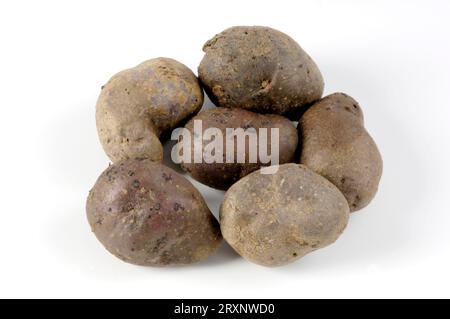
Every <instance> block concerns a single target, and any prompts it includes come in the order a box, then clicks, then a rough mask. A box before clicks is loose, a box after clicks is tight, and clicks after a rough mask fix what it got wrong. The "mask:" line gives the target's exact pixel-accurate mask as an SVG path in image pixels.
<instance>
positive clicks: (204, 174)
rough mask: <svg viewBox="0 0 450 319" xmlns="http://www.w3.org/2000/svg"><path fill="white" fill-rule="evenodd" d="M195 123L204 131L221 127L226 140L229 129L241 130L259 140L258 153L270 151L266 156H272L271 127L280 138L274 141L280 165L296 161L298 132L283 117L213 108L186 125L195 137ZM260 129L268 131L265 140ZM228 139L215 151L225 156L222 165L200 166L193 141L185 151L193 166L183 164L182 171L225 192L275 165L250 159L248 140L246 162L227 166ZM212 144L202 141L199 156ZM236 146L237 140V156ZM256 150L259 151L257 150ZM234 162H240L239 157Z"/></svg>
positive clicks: (201, 113)
mask: <svg viewBox="0 0 450 319" xmlns="http://www.w3.org/2000/svg"><path fill="white" fill-rule="evenodd" d="M195 120H201V121H202V130H203V132H205V130H207V129H209V128H218V129H220V131H221V132H222V135H223V137H226V129H227V128H242V129H243V130H244V131H245V132H246V134H248V135H249V136H251V135H253V136H254V137H256V138H257V143H258V145H256V146H257V147H258V151H259V150H260V148H261V146H263V145H264V146H265V149H266V150H268V152H267V154H271V146H272V144H271V139H272V134H271V128H278V134H279V139H277V140H276V141H274V142H276V143H278V148H279V152H278V154H279V163H287V162H291V161H293V160H294V157H295V151H296V148H297V141H298V136H297V131H296V128H295V126H294V125H293V124H292V122H291V121H289V120H288V119H286V118H284V117H282V116H280V115H272V114H271V115H269V114H266V115H262V114H257V113H253V112H250V111H246V110H242V109H228V108H221V107H218V108H213V109H209V110H205V111H202V112H200V113H199V114H197V115H196V116H195V117H193V118H192V119H191V120H190V121H189V122H188V123H187V124H186V126H185V128H187V129H188V130H189V131H190V132H191V135H192V136H193V135H194V121H195ZM260 128H267V131H266V132H267V138H264V135H263V134H260V133H259V132H260V130H259V129H260ZM273 138H274V139H275V138H276V136H275V135H274V136H273ZM180 140H181V139H180ZM226 140H227V141H228V140H230V139H225V138H224V139H223V143H220V145H219V147H218V149H216V152H217V151H218V150H220V153H222V154H223V157H222V158H223V163H215V162H214V163H209V162H208V161H205V160H204V159H203V160H202V162H200V163H194V161H193V160H194V147H193V146H194V140H193V139H192V140H191V149H190V150H189V149H188V150H184V151H188V152H189V153H190V154H191V156H190V163H182V167H183V169H184V170H186V171H187V172H189V173H190V174H191V176H192V177H193V178H195V179H196V180H198V181H200V182H201V183H204V184H206V185H208V186H211V187H214V188H218V189H222V190H226V189H228V188H229V187H230V186H231V185H232V184H234V183H235V182H236V181H238V180H239V179H240V178H242V177H244V176H245V175H247V174H249V173H251V172H253V171H255V170H257V169H259V168H260V167H262V166H269V165H271V164H274V163H272V162H268V163H263V162H262V161H261V158H260V157H259V156H257V161H251V160H250V159H251V158H250V156H249V154H250V150H251V148H250V147H249V138H248V139H247V142H246V144H245V153H244V154H243V156H244V158H245V163H237V162H236V160H235V161H234V162H233V163H226V156H227V149H226V142H225V141H226ZM209 143H210V140H204V141H203V143H202V147H201V148H199V149H198V150H199V151H200V154H203V152H204V151H205V148H206V147H207V145H208V144H209ZM237 145H238V139H237V138H234V149H233V150H234V154H236V153H238V151H237ZM253 150H256V149H255V148H254V149H253ZM235 159H237V156H236V157H235ZM267 160H268V159H267ZM275 164H278V163H275Z"/></svg>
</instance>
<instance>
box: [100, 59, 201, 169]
mask: <svg viewBox="0 0 450 319" xmlns="http://www.w3.org/2000/svg"><path fill="white" fill-rule="evenodd" d="M202 104H203V90H202V89H201V87H200V85H199V82H198V79H197V78H196V77H195V75H194V74H193V73H192V71H191V70H189V69H188V68H187V67H186V66H185V65H183V64H181V63H180V62H177V61H175V60H173V59H169V58H156V59H151V60H148V61H146V62H144V63H142V64H140V65H138V66H136V67H135V68H132V69H128V70H125V71H122V72H119V73H117V74H116V75H114V76H113V77H112V78H111V79H110V80H109V81H108V83H106V85H104V86H103V87H102V91H101V93H100V96H99V98H98V101H97V107H96V121H97V131H98V134H99V137H100V142H101V144H102V146H103V148H104V150H105V152H106V154H107V155H108V156H109V158H110V159H111V160H112V161H113V162H117V161H120V160H124V159H128V158H137V159H145V158H149V159H151V160H154V161H161V160H162V158H163V148H162V145H161V142H160V138H161V137H162V136H163V135H166V134H167V133H168V132H169V131H170V130H172V129H173V128H175V127H176V126H177V125H179V124H182V123H181V122H183V121H185V120H187V119H188V118H189V117H190V116H192V115H194V114H195V113H197V112H198V111H199V110H200V108H201V106H202Z"/></svg>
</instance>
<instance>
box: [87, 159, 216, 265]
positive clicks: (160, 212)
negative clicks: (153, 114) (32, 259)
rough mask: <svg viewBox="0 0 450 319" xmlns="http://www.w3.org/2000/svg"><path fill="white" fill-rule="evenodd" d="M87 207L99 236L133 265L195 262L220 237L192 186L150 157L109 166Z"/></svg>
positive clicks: (199, 259)
mask: <svg viewBox="0 0 450 319" xmlns="http://www.w3.org/2000/svg"><path fill="white" fill-rule="evenodd" d="M86 211H87V217H88V220H89V224H90V226H91V228H92V231H93V232H94V234H95V235H96V236H97V238H98V240H99V241H100V242H101V243H102V244H103V245H104V246H105V248H106V249H107V250H108V251H109V252H110V253H112V254H113V255H115V256H117V257H118V258H120V259H122V260H123V261H126V262H129V263H132V264H137V265H145V266H162V265H178V264H190V263H195V262H198V261H201V260H204V259H206V258H207V257H208V256H210V255H211V254H212V253H213V252H214V251H215V250H216V248H217V247H218V245H219V242H220V241H221V235H220V230H219V225H218V222H217V220H216V219H215V218H214V216H213V215H212V214H211V212H210V211H209V209H208V207H207V206H206V203H205V201H204V200H203V198H202V196H201V195H200V193H199V192H198V191H197V190H196V189H195V188H194V186H192V184H191V183H190V182H189V181H188V180H187V179H185V178H184V177H183V176H181V175H179V174H178V173H176V172H175V171H173V170H172V169H170V168H168V167H165V166H164V165H162V164H160V163H156V162H152V161H150V160H149V159H147V160H135V159H129V160H124V161H120V162H118V163H116V164H113V165H111V166H109V167H108V168H107V169H106V170H105V171H104V172H103V173H102V174H101V175H100V177H99V178H98V180H97V182H96V183H95V186H94V187H93V188H92V190H91V191H90V193H89V197H88V200H87V204H86Z"/></svg>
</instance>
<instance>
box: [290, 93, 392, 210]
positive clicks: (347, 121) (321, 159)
mask: <svg viewBox="0 0 450 319" xmlns="http://www.w3.org/2000/svg"><path fill="white" fill-rule="evenodd" d="M298 131H299V135H300V137H299V138H300V139H301V141H302V152H301V157H300V163H302V164H304V165H306V166H308V167H309V168H311V169H312V170H314V171H315V172H316V173H318V174H320V175H322V176H324V177H326V178H327V179H328V180H329V181H331V182H332V183H333V184H334V185H336V186H337V188H339V189H340V190H341V192H342V193H343V194H344V196H345V197H346V198H347V201H348V203H349V206H350V210H351V211H357V210H359V209H361V208H363V207H365V206H366V205H367V204H369V202H370V201H371V200H372V198H373V197H374V196H375V194H376V192H377V189H378V184H379V182H380V178H381V174H382V170H383V161H382V159H381V155H380V152H379V151H378V148H377V146H376V144H375V142H374V141H373V139H372V137H371V136H370V135H369V133H367V131H366V129H365V128H364V118H363V113H362V110H361V107H360V106H359V104H358V103H357V102H356V101H355V100H354V99H353V98H351V97H350V96H348V95H346V94H344V93H335V94H332V95H329V96H327V97H325V98H323V99H322V100H320V101H319V102H317V103H315V104H314V105H313V106H311V108H309V109H308V111H307V112H306V113H305V114H304V115H303V116H302V117H301V119H300V121H299V124H298Z"/></svg>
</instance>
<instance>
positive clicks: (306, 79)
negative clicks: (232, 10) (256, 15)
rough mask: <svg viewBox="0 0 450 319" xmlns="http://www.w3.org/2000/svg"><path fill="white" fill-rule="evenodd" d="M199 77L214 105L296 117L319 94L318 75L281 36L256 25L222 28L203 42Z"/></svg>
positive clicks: (303, 54)
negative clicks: (222, 29) (203, 53)
mask: <svg viewBox="0 0 450 319" xmlns="http://www.w3.org/2000/svg"><path fill="white" fill-rule="evenodd" d="M203 51H204V52H205V55H204V58H203V60H202V61H201V63H200V66H199V68H198V72H199V77H200V80H201V82H202V83H203V85H204V86H205V90H206V92H207V94H208V96H209V97H210V99H211V100H212V101H213V102H214V103H215V104H216V105H217V106H224V107H239V108H244V109H248V110H251V111H254V112H259V113H274V114H283V115H286V116H289V117H290V118H293V119H295V120H297V119H298V114H300V113H302V112H303V111H304V109H305V107H306V106H307V105H309V104H311V103H312V102H314V101H316V100H318V99H319V98H320V97H321V96H322V92H323V87H324V83H323V78H322V75H321V73H320V71H319V69H318V67H317V65H316V64H315V63H314V61H313V60H312V59H311V57H310V56H309V55H308V54H307V53H306V52H305V51H303V49H302V48H301V47H300V46H299V45H298V44H297V42H295V41H294V40H293V39H292V38H290V37H289V36H287V35H286V34H284V33H282V32H280V31H277V30H274V29H271V28H268V27H259V26H238V27H232V28H229V29H226V30H225V31H223V32H221V33H219V34H217V35H216V36H215V37H213V38H212V39H211V40H209V41H208V42H206V44H205V45H204V47H203Z"/></svg>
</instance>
